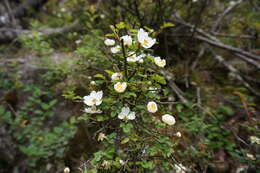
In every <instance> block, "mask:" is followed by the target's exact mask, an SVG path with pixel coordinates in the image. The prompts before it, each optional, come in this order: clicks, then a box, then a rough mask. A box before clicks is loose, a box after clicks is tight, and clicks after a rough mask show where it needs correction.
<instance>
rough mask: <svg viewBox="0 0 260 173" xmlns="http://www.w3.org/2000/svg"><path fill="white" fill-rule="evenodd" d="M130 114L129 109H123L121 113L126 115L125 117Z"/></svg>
mask: <svg viewBox="0 0 260 173" xmlns="http://www.w3.org/2000/svg"><path fill="white" fill-rule="evenodd" d="M129 112H130V108H129V107H123V108H122V109H121V113H124V114H125V115H128V114H129Z"/></svg>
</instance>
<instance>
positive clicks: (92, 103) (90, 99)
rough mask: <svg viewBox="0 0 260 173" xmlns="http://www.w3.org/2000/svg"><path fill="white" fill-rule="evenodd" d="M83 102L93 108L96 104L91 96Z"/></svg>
mask: <svg viewBox="0 0 260 173" xmlns="http://www.w3.org/2000/svg"><path fill="white" fill-rule="evenodd" d="M83 102H84V103H85V104H86V105H88V106H93V105H94V104H95V103H94V102H93V99H92V97H91V96H85V97H84V101H83Z"/></svg>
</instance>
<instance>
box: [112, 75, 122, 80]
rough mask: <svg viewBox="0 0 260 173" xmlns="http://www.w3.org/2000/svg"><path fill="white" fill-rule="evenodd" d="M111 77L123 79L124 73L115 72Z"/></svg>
mask: <svg viewBox="0 0 260 173" xmlns="http://www.w3.org/2000/svg"><path fill="white" fill-rule="evenodd" d="M111 79H112V81H116V80H122V79H123V74H122V73H113V74H112V76H111Z"/></svg>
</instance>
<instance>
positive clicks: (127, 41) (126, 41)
mask: <svg viewBox="0 0 260 173" xmlns="http://www.w3.org/2000/svg"><path fill="white" fill-rule="evenodd" d="M121 39H122V40H124V45H127V46H131V45H132V42H133V40H132V37H131V36H130V35H124V36H122V37H121Z"/></svg>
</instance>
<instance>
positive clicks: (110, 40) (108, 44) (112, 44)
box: [104, 38, 116, 46]
mask: <svg viewBox="0 0 260 173" xmlns="http://www.w3.org/2000/svg"><path fill="white" fill-rule="evenodd" d="M104 43H105V45H107V46H114V45H115V43H116V42H115V40H113V39H108V38H107V39H105V41H104Z"/></svg>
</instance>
